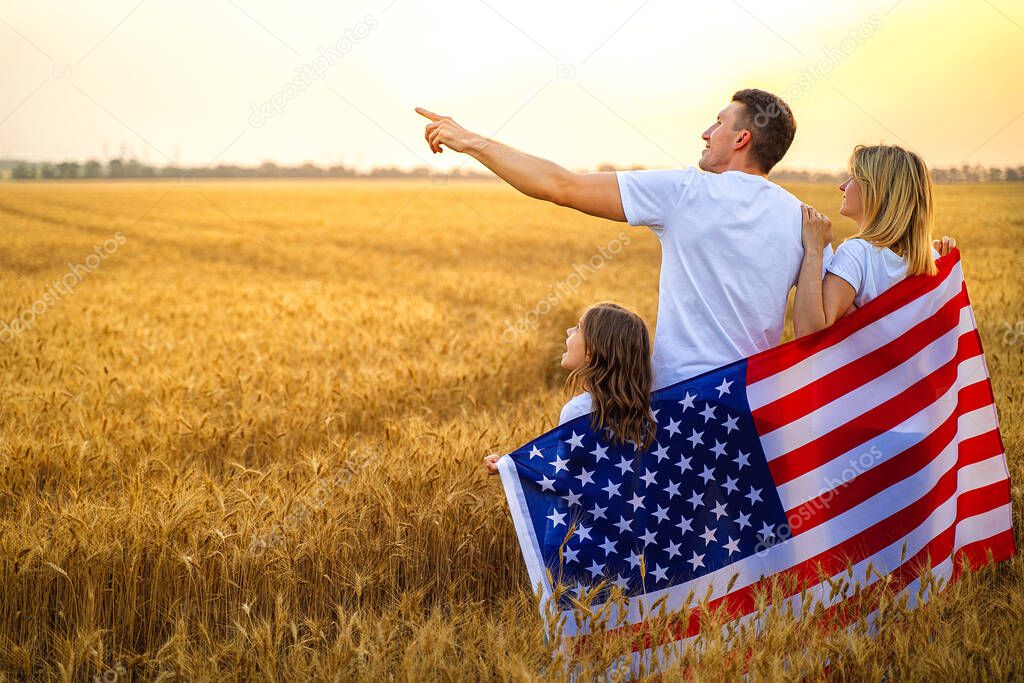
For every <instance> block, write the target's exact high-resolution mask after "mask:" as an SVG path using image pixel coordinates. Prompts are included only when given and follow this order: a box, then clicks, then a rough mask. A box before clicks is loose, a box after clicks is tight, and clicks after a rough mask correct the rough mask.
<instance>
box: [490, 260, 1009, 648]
mask: <svg viewBox="0 0 1024 683" xmlns="http://www.w3.org/2000/svg"><path fill="white" fill-rule="evenodd" d="M938 267H939V272H938V274H937V275H935V276H916V277H911V278H907V279H905V280H903V281H902V282H900V283H898V284H897V285H895V286H893V287H892V288H890V289H889V290H888V291H886V292H884V293H883V294H881V295H880V296H879V297H877V298H876V299H874V300H873V301H871V302H870V303H868V304H867V305H866V306H864V307H863V308H861V309H858V310H857V311H855V312H853V313H852V314H850V315H848V316H846V317H845V318H842V319H841V320H839V321H838V322H837V323H836V324H835V325H833V326H832V327H830V328H828V329H826V330H822V331H821V332H818V333H817V334H813V335H809V336H807V337H803V338H800V339H796V340H793V341H791V342H789V343H786V344H783V345H781V346H778V347H776V348H773V349H769V350H767V351H764V352H762V353H759V354H757V355H755V356H752V357H750V358H746V359H742V360H739V361H737V362H735V363H732V364H730V365H727V366H724V367H722V368H719V369H717V370H712V371H710V372H707V373H705V374H703V375H700V376H698V377H695V378H693V379H690V380H686V381H683V382H680V383H678V384H675V385H672V386H670V387H666V388H664V389H661V390H659V391H657V392H655V393H654V395H653V396H652V409H653V411H654V415H655V419H656V421H657V423H658V431H657V438H656V442H655V443H654V444H653V445H652V446H651V448H650V449H648V450H647V451H645V452H642V453H638V452H637V449H636V447H635V446H634V445H626V446H624V447H622V446H616V445H614V444H613V443H611V441H610V439H609V438H608V436H609V435H608V434H607V433H605V432H603V431H599V430H595V429H593V428H592V425H591V424H590V419H591V418H590V416H589V415H587V416H582V417H579V418H576V419H574V420H571V421H569V422H566V423H565V424H562V425H559V426H558V427H557V428H555V429H553V430H551V431H549V432H548V433H546V434H544V435H543V436H541V437H539V438H537V439H535V440H533V441H531V442H530V443H528V444H526V445H525V446H523V447H521V448H519V449H517V450H515V451H513V452H512V453H510V454H509V455H508V456H507V457H503V458H501V459H500V460H499V461H498V468H499V472H500V473H501V480H502V484H503V486H504V489H505V493H506V496H507V498H508V502H509V506H510V509H511V512H512V518H513V521H514V524H515V528H516V533H517V536H518V539H519V543H520V546H521V549H522V552H523V556H524V559H525V560H526V566H527V570H528V573H529V577H530V581H531V583H532V585H533V586H534V587H535V588H538V587H539V590H540V597H541V598H542V599H541V606H542V613H545V608H544V606H545V604H547V603H548V601H549V598H551V596H552V595H553V593H554V592H555V591H554V586H553V585H552V579H554V580H555V582H557V583H559V584H560V585H562V586H566V587H568V591H567V596H566V597H563V598H562V600H561V601H560V602H558V603H557V608H558V610H559V613H560V614H561V615H562V617H564V618H563V619H562V624H561V625H562V635H563V637H564V638H565V639H566V642H567V643H572V642H575V643H576V645H577V646H578V645H580V644H581V643H585V641H586V640H587V639H588V637H589V636H590V635H591V634H590V630H591V624H590V623H589V621H588V620H587V619H580V618H577V617H578V614H575V613H574V611H573V610H572V608H571V599H570V598H569V597H568V596H571V595H576V596H577V597H581V596H583V595H584V594H587V593H588V592H591V591H592V589H593V588H595V587H600V588H602V590H603V589H604V588H605V587H607V588H610V587H611V586H618V587H619V588H621V589H622V591H623V595H624V596H625V599H626V603H625V609H620V610H619V611H618V614H617V617H616V619H615V621H616V622H617V623H613V624H611V626H610V627H612V626H613V627H615V630H623V629H630V628H633V629H636V628H637V626H638V625H639V623H640V622H641V621H642V614H643V613H644V612H645V611H647V610H646V609H642V607H643V606H646V607H647V608H649V607H650V606H651V605H653V604H655V602H656V601H658V600H660V599H664V601H665V602H664V605H665V607H666V608H667V609H668V610H670V611H672V610H679V609H685V608H686V607H687V606H688V605H687V604H686V601H687V596H688V595H690V594H691V592H692V593H693V594H696V595H697V596H701V597H703V596H704V595H706V594H708V591H710V599H711V601H710V604H709V605H708V606H709V607H710V608H718V607H722V608H725V609H726V610H727V613H728V614H729V615H731V616H733V617H734V618H737V619H744V618H750V617H751V615H752V614H753V613H754V612H755V605H754V591H755V589H756V587H757V585H758V583H759V582H761V581H762V580H763V579H764V578H765V577H771V576H780V577H782V576H787V577H794V578H795V579H797V584H798V585H800V586H801V587H807V590H806V591H805V592H803V593H802V594H794V595H793V596H792V597H791V599H795V600H808V599H811V600H816V601H817V602H818V603H819V604H822V605H824V606H825V607H826V608H830V609H837V608H841V606H842V603H843V601H844V600H846V599H847V598H848V597H849V593H848V592H847V593H844V592H843V591H839V592H838V593H837V592H835V591H833V590H832V589H831V588H830V583H829V582H828V581H827V580H825V581H823V580H822V576H825V577H834V578H835V579H836V580H838V579H840V578H841V577H842V576H843V575H847V576H848V575H849V574H848V568H849V567H850V566H851V565H852V567H853V571H854V575H855V576H858V579H859V577H864V580H863V581H861V583H862V584H864V583H865V582H867V583H871V582H872V581H875V580H877V579H878V576H879V574H878V573H881V574H883V575H884V574H890V575H891V577H890V578H891V580H892V581H893V582H894V583H892V584H891V585H890V587H892V586H895V587H896V588H903V589H906V590H907V593H908V597H909V600H910V604H911V605H914V604H916V602H917V601H918V600H919V599H927V591H920V590H919V588H920V578H921V573H922V570H923V568H924V567H925V566H926V565H928V566H930V567H931V568H932V576H933V577H936V578H939V579H940V580H945V581H949V580H954V579H955V578H956V577H957V574H958V572H959V571H960V563H961V560H962V558H966V560H967V562H968V563H969V564H970V565H972V566H975V567H976V566H979V565H981V564H983V563H985V562H987V561H988V559H989V557H990V556H991V558H992V559H993V560H996V561H998V560H1002V559H1005V558H1007V557H1010V556H1012V555H1013V554H1014V553H1015V552H1016V547H1015V545H1014V538H1013V531H1012V528H1011V520H1010V481H1009V473H1008V470H1007V466H1006V457H1005V453H1004V449H1003V445H1002V441H1001V438H1000V434H999V426H998V421H997V417H996V410H995V403H994V399H993V394H992V388H991V384H990V382H989V375H988V370H987V367H986V365H985V357H984V355H983V353H982V348H981V343H980V338H979V335H978V331H977V326H976V323H975V319H974V313H973V310H972V308H971V305H970V301H969V300H968V297H967V289H966V286H965V284H964V279H963V272H962V269H961V264H960V254H959V252H958V251H955V250H954V251H953V252H952V253H951V254H949V255H948V256H945V257H943V258H941V259H939V261H938ZM868 567H873V568H874V569H875V570H877V572H878V573H874V572H872V573H870V574H869V573H868V571H867V568H868ZM819 568H820V570H821V572H822V573H819ZM940 585H941V583H940ZM797 590H798V591H799V590H800V589H799V588H798V589H797ZM919 593H921V595H919ZM693 617H694V618H693V619H690V620H689V622H688V623H684V624H683V625H682V626H681V627H680V628H679V629H677V630H676V631H675V632H674V634H673V635H672V636H671V638H670V640H671V641H672V642H671V643H666V642H664V641H660V642H657V641H653V640H651V639H650V638H646V639H640V642H639V644H637V645H634V651H633V652H631V653H623V654H624V657H626V658H627V661H626V664H628V665H629V666H631V667H636V666H638V665H640V663H641V662H644V664H643V666H650V662H651V658H652V656H653V657H658V658H664V656H665V653H666V652H669V651H672V650H671V648H670V647H669V645H672V646H673V647H675V648H678V647H679V646H680V645H682V646H685V644H686V643H687V642H689V641H691V640H693V639H694V638H695V637H696V636H697V635H698V633H699V628H700V622H699V618H698V615H693ZM549 626H550V625H549ZM655 661H657V660H655Z"/></svg>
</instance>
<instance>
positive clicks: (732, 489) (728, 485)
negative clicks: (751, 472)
mask: <svg viewBox="0 0 1024 683" xmlns="http://www.w3.org/2000/svg"><path fill="white" fill-rule="evenodd" d="M736 481H737V480H736V479H735V478H734V477H726V478H725V483H724V484H722V488H723V489H725V490H726V491H728V492H729V493H736V492H737V491H739V490H740V487H738V486H736Z"/></svg>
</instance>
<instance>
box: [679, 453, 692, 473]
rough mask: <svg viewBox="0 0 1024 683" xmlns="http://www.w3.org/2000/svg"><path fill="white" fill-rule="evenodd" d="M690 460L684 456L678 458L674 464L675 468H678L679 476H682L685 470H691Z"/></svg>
mask: <svg viewBox="0 0 1024 683" xmlns="http://www.w3.org/2000/svg"><path fill="white" fill-rule="evenodd" d="M691 460H693V458H687V457H686V456H685V455H680V456H679V462H677V463H676V466H677V467H678V468H679V474H683V473H685V472H686V470H688V469H691V467H690V461H691Z"/></svg>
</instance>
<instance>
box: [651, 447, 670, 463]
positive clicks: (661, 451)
mask: <svg viewBox="0 0 1024 683" xmlns="http://www.w3.org/2000/svg"><path fill="white" fill-rule="evenodd" d="M654 454H655V455H656V456H658V462H661V461H662V460H664V459H665V458H667V457H668V446H662V445H661V444H658V448H657V449H656V450H655V451H654Z"/></svg>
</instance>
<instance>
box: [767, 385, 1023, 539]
mask: <svg viewBox="0 0 1024 683" xmlns="http://www.w3.org/2000/svg"><path fill="white" fill-rule="evenodd" d="M991 401H992V399H991V390H990V388H989V383H988V381H987V380H986V381H982V382H976V383H975V384H972V385H970V386H968V387H964V388H963V389H961V390H960V391H959V392H958V393H957V407H956V410H954V411H953V413H952V414H951V415H950V416H949V417H948V418H946V421H945V422H943V423H942V424H941V425H939V427H938V428H937V429H935V431H933V432H932V433H931V434H929V435H928V436H926V437H925V438H924V439H923V440H922V441H919V442H918V443H916V444H914V445H913V446H910V447H909V448H907V449H906V450H904V451H903V452H902V453H900V454H898V455H896V456H893V457H892V458H890V459H889V460H886V461H885V462H883V463H881V464H879V465H876V466H875V467H872V468H871V469H869V470H866V471H865V472H863V473H861V474H859V475H857V476H856V477H854V478H853V479H850V480H849V481H846V482H839V483H838V484H837V485H836V487H835V488H832V489H830V490H828V491H825V492H823V493H822V494H821V495H820V496H817V497H816V498H812V499H811V500H808V501H806V502H805V503H801V504H800V505H797V506H795V507H793V508H791V509H789V510H788V511H787V512H786V516H787V518H788V523H789V526H790V529H792V532H793V535H794V536H797V535H799V534H802V533H805V532H807V531H809V530H811V529H813V528H814V527H816V526H818V525H819V524H822V523H824V522H827V521H828V520H829V519H832V518H833V517H836V516H837V515H840V514H842V513H844V512H846V511H847V510H849V509H851V508H853V507H855V506H857V505H859V504H861V503H863V502H864V501H865V500H867V499H868V498H871V497H872V496H874V495H876V494H878V493H880V492H882V491H884V490H885V489H887V488H889V487H890V486H892V485H893V484H895V483H897V482H899V481H903V480H904V479H906V478H907V477H909V476H911V475H912V474H914V473H915V472H918V471H919V470H920V469H921V468H923V467H925V466H926V465H927V464H928V463H930V462H931V461H932V460H933V459H934V458H935V457H937V456H938V455H939V453H941V452H942V450H943V449H944V448H945V447H946V446H947V445H948V444H949V442H950V441H952V440H953V437H955V436H956V433H957V426H958V425H957V422H958V420H959V418H960V417H961V416H963V415H965V414H966V413H969V412H971V411H972V410H977V409H978V408H983V407H984V406H986V405H991ZM964 447H967V448H968V449H969V451H970V452H969V453H968V455H967V457H968V458H973V457H974V453H975V451H976V452H977V453H978V459H984V458H986V457H989V456H993V455H998V454H1000V453H1002V452H1004V451H1003V445H1002V442H1001V441H1000V439H999V431H998V430H997V429H993V430H992V431H990V432H988V433H986V434H981V435H979V436H975V437H972V438H970V439H965V440H964V442H963V443H962V444H960V449H961V451H962V449H963V448H964ZM959 457H964V455H963V453H961V455H960V456H959ZM971 461H972V462H974V460H971Z"/></svg>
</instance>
